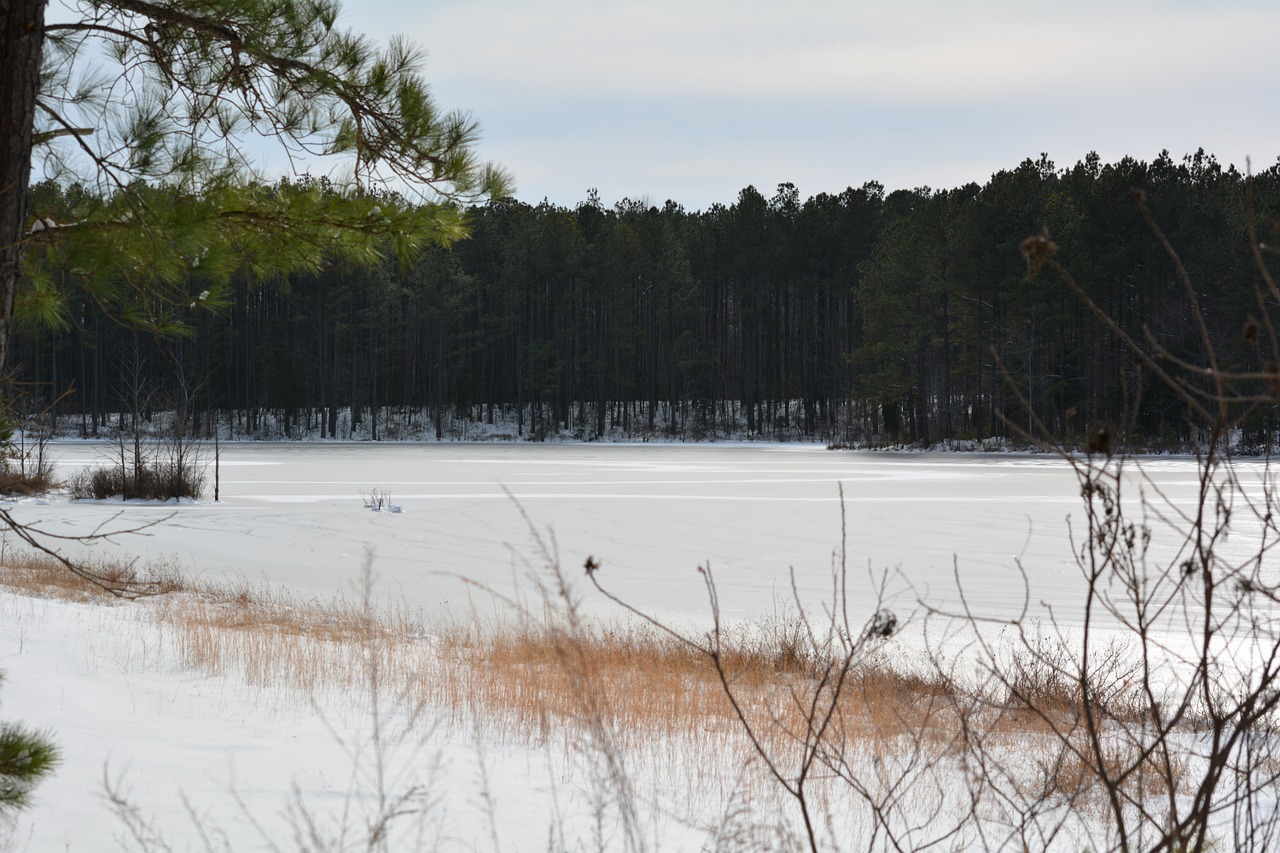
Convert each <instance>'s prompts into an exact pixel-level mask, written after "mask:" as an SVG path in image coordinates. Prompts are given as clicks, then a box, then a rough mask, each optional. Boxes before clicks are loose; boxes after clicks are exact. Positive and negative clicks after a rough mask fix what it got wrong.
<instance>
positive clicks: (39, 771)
mask: <svg viewBox="0 0 1280 853" xmlns="http://www.w3.org/2000/svg"><path fill="white" fill-rule="evenodd" d="M3 680H4V674H3V673H0V681H3ZM58 760H59V758H58V747H57V746H55V745H54V743H53V741H52V740H50V739H49V738H48V737H47V736H46V735H44V734H41V733H39V732H35V731H32V730H31V729H29V728H27V727H25V726H22V725H20V724H17V723H0V815H3V814H5V813H6V812H12V811H15V810H18V809H23V808H26V807H27V806H28V805H30V794H31V791H32V789H33V788H35V786H36V783H38V782H39V781H40V780H41V779H43V778H44V777H45V776H47V775H49V773H51V772H52V771H53V768H54V767H55V766H57V764H58Z"/></svg>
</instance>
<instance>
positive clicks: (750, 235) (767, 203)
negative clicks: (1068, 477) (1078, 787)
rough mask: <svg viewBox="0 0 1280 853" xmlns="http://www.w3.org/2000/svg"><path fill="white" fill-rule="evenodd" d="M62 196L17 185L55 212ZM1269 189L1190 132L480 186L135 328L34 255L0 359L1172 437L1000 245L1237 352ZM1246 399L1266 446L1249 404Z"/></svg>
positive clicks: (245, 390) (57, 373)
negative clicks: (1181, 141)
mask: <svg viewBox="0 0 1280 853" xmlns="http://www.w3.org/2000/svg"><path fill="white" fill-rule="evenodd" d="M1135 190H1141V191H1142V192H1144V193H1145V197H1146V199H1147V204H1148V206H1149V208H1150V211H1151V214H1152V217H1153V219H1154V220H1155V221H1156V222H1158V224H1159V226H1160V228H1161V229H1162V230H1163V231H1164V233H1165V234H1166V235H1167V237H1168V239H1169V242H1170V243H1171V244H1172V245H1173V246H1176V247H1177V249H1178V252H1179V254H1180V256H1181V258H1182V261H1183V263H1184V264H1185V266H1186V268H1187V272H1188V273H1189V276H1190V279H1191V281H1192V282H1194V284H1195V288H1196V292H1195V293H1194V300H1193V299H1192V294H1188V292H1187V290H1186V288H1185V287H1184V286H1183V285H1182V284H1181V283H1180V281H1179V279H1178V275H1177V270H1176V266H1175V260H1174V258H1173V257H1171V256H1170V254H1169V253H1168V252H1167V251H1166V249H1165V248H1164V246H1163V245H1162V243H1161V241H1160V238H1159V235H1158V234H1157V233H1155V232H1154V231H1153V230H1152V228H1151V227H1150V226H1149V225H1148V223H1147V222H1145V221H1144V219H1143V216H1142V214H1141V212H1140V210H1139V206H1138V205H1137V204H1136V203H1135V201H1134V196H1133V193H1134V191H1135ZM76 192H80V190H79V189H78V188H75V187H64V186H61V185H57V184H52V183H46V184H42V185H39V186H36V187H33V191H32V195H33V198H34V199H38V200H39V204H38V206H39V208H40V209H41V210H53V211H56V210H58V209H59V205H64V206H65V205H66V204H69V202H67V201H65V199H66V198H67V197H68V196H70V195H72V194H74V193H76ZM1277 202H1280V166H1272V167H1271V168H1269V169H1267V170H1266V171H1263V172H1261V173H1259V174H1256V175H1254V176H1252V178H1247V177H1246V176H1245V175H1244V174H1242V173H1241V172H1240V171H1238V170H1237V169H1235V168H1234V167H1224V166H1222V165H1221V164H1220V163H1218V162H1217V161H1216V159H1215V158H1214V157H1213V156H1212V155H1209V154H1206V153H1205V152H1204V151H1199V152H1197V153H1195V154H1193V155H1188V156H1186V157H1183V158H1182V159H1181V160H1175V159H1174V158H1173V157H1171V156H1170V155H1169V154H1168V153H1167V152H1165V153H1162V154H1161V155H1160V156H1158V157H1157V158H1155V159H1154V160H1152V161H1151V162H1143V161H1139V160H1136V159H1132V158H1124V159H1122V160H1119V161H1118V162H1114V163H1103V162H1101V160H1100V158H1099V157H1098V156H1097V155H1090V156H1088V157H1086V158H1085V159H1084V160H1082V161H1081V162H1079V163H1076V164H1075V165H1074V166H1072V167H1070V168H1058V167H1056V166H1055V165H1054V164H1053V163H1052V162H1051V161H1050V160H1049V159H1048V158H1047V157H1044V156H1042V157H1041V158H1039V159H1037V160H1031V159H1028V160H1026V161H1024V162H1023V163H1021V164H1019V165H1018V166H1017V167H1015V168H1012V169H1008V170H1002V171H1000V172H998V173H996V174H995V175H993V176H992V177H991V178H990V180H989V181H987V183H986V184H985V185H978V184H976V183H971V184H967V185H965V186H962V187H958V188H955V189H949V190H933V189H930V188H927V187H922V188H918V189H914V190H897V191H893V192H886V191H885V189H884V187H882V186H881V185H880V184H877V183H867V184H865V185H863V186H862V187H859V188H856V189H855V188H849V189H846V190H845V191H843V192H841V193H838V194H828V193H820V194H817V195H814V196H812V197H809V198H808V199H806V200H802V198H801V195H800V192H799V190H798V189H797V188H796V187H795V186H794V185H791V184H782V185H780V186H779V187H777V189H776V191H775V192H773V194H772V195H769V196H766V195H765V194H763V193H761V192H760V191H758V190H757V189H756V188H754V187H747V188H746V189H744V190H742V191H741V192H740V193H739V194H738V197H737V199H736V200H735V201H734V202H733V203H732V204H728V205H720V204H717V205H712V206H711V207H710V208H708V209H706V210H702V211H689V210H686V209H685V208H684V207H682V206H681V205H680V204H678V203H676V202H673V201H668V202H666V203H665V204H664V205H662V206H655V205H651V204H648V203H644V202H637V201H632V200H623V201H621V202H619V203H617V204H615V205H613V206H605V205H604V204H602V202H601V201H600V199H599V197H598V195H597V194H595V193H594V192H591V193H589V195H588V198H587V200H586V201H584V202H582V203H580V204H578V205H576V206H575V207H564V206H560V205H554V204H550V203H547V202H543V203H541V204H529V203H526V202H521V201H517V200H515V199H510V198H505V199H500V200H493V201H490V202H488V203H486V204H483V205H479V206H474V207H472V208H471V209H470V211H469V220H470V229H471V233H470V237H469V238H468V239H465V240H461V241H458V242H456V243H454V244H452V245H451V246H438V245H437V246H430V247H428V248H426V249H425V250H424V251H422V252H421V253H420V254H418V255H416V256H415V257H413V258H411V259H408V260H406V259H404V258H403V257H400V258H394V257H391V256H388V258H387V259H386V260H383V261H381V262H378V263H373V264H367V263H357V262H355V261H353V260H351V259H349V258H345V257H336V258H334V259H332V262H331V263H328V264H326V265H324V266H323V267H322V268H320V269H319V270H318V271H310V272H308V271H303V272H301V273H296V274H292V275H288V276H283V275H265V276H264V275H258V274H255V271H254V270H253V269H252V268H248V267H246V268H245V269H243V270H241V271H239V272H237V273H236V274H234V275H232V276H231V277H230V278H229V283H228V284H226V285H225V290H218V296H217V298H218V299H219V300H220V301H221V302H220V304H223V305H224V306H225V307H223V308H222V309H221V310H218V311H213V312H209V311H200V310H198V309H199V306H197V305H195V304H194V302H193V304H192V305H190V306H187V308H186V309H184V308H183V306H177V308H176V309H175V308H174V307H173V306H172V305H168V306H166V307H165V310H166V311H168V312H170V313H171V314H175V315H176V316H168V315H166V317H165V318H164V320H165V322H166V323H167V324H168V326H167V328H176V329H178V330H179V331H178V332H176V333H173V334H168V335H162V336H160V337H156V336H155V335H153V334H151V333H149V332H148V331H146V330H145V329H144V328H143V327H144V326H146V325H147V320H148V317H149V314H148V312H149V311H150V310H152V309H151V307H150V306H149V305H148V304H147V303H146V302H145V301H142V302H138V303H137V304H127V305H122V304H120V303H119V302H118V301H107V300H104V299H102V298H101V296H100V293H101V290H102V287H103V284H102V283H101V277H100V276H98V277H94V276H91V275H85V274H81V273H80V272H78V271H77V270H76V269H75V268H72V267H68V268H63V269H59V270H58V271H57V283H56V284H57V287H58V289H59V290H60V292H61V293H62V300H61V303H60V307H59V308H58V309H57V315H56V316H55V317H53V318H52V320H53V322H50V318H49V317H44V318H43V319H44V322H40V323H35V322H31V323H30V324H29V326H28V328H27V329H26V330H25V331H24V333H23V334H21V335H19V336H18V337H17V338H16V339H15V345H14V352H13V358H12V364H13V370H14V374H15V379H16V381H17V382H18V383H19V385H20V387H21V388H23V389H24V393H25V395H26V396H25V399H26V403H25V404H24V405H25V406H26V407H27V408H28V409H29V410H30V411H33V412H35V411H39V412H46V413H47V414H48V416H49V417H52V418H55V419H56V420H57V421H58V422H59V423H60V424H61V425H62V428H63V429H71V430H73V431H74V430H78V431H80V432H82V433H83V434H86V435H95V434H100V433H101V431H102V430H103V429H104V428H105V427H110V426H113V425H115V426H122V425H125V423H126V421H128V423H129V424H133V423H135V422H136V421H137V420H138V419H142V420H147V419H149V418H150V417H151V414H152V413H153V412H155V411H160V410H167V411H183V412H185V413H187V415H188V418H187V420H186V421H184V423H186V424H187V426H188V428H189V429H191V430H192V431H193V432H194V433H196V434H208V433H209V431H210V430H211V429H212V428H213V426H214V425H215V424H222V425H225V427H226V428H229V429H231V431H232V433H233V434H243V435H259V436H269V437H279V436H286V437H296V436H302V435H323V436H326V437H333V438H346V437H350V436H351V435H353V434H355V430H356V428H357V427H359V428H360V429H361V433H360V434H362V435H368V436H369V437H373V438H389V437H397V436H401V435H405V434H421V429H422V428H423V425H425V429H426V430H427V434H428V435H431V434H434V435H435V436H436V437H446V436H447V434H448V427H449V425H450V424H457V423H460V422H467V423H484V422H488V423H495V422H503V423H510V424H511V425H512V435H513V437H514V436H519V437H527V438H534V439H537V438H544V437H547V436H551V435H571V436H575V437H578V438H582V439H587V440H591V439H595V438H599V437H605V436H613V437H628V438H648V437H672V438H680V439H700V438H708V437H716V436H725V435H735V436H745V437H762V438H771V439H789V438H817V439H823V440H827V441H831V442H838V443H852V444H871V445H877V444H932V443H936V442H939V441H942V440H948V439H951V440H955V439H983V438H988V437H1001V436H1010V435H1011V434H1016V427H1027V426H1031V425H1032V421H1033V420H1034V419H1036V418H1038V419H1039V420H1040V421H1041V422H1043V424H1045V425H1047V426H1049V427H1050V428H1051V429H1053V430H1055V431H1057V432H1059V433H1060V434H1063V435H1083V434H1084V433H1085V432H1086V431H1087V430H1088V429H1089V428H1090V426H1091V425H1093V424H1096V423H1098V422H1099V421H1111V422H1114V423H1115V424H1117V425H1119V426H1121V427H1123V428H1124V429H1125V430H1126V431H1127V436H1128V437H1129V439H1130V440H1133V441H1137V442H1140V443H1143V444H1147V445H1165V446H1173V445H1177V444H1179V443H1183V442H1186V441H1188V440H1191V439H1194V438H1195V436H1194V435H1193V434H1192V431H1191V430H1190V428H1189V427H1188V426H1187V422H1186V419H1185V417H1184V407H1183V406H1182V404H1181V403H1180V402H1179V400H1178V399H1177V397H1176V396H1175V395H1173V394H1171V393H1170V392H1169V391H1168V389H1162V388H1160V387H1158V386H1157V385H1156V384H1155V383H1144V381H1143V380H1144V376H1143V370H1142V366H1141V365H1140V364H1139V363H1137V362H1136V361H1135V359H1134V357H1133V355H1132V354H1131V353H1130V352H1129V351H1128V350H1126V348H1125V347H1123V345H1122V344H1121V343H1120V342H1119V341H1118V340H1117V339H1116V337H1115V336H1114V335H1113V334H1111V333H1110V332H1108V331H1107V330H1106V329H1104V328H1103V327H1102V326H1101V325H1099V324H1098V323H1097V322H1096V321H1095V320H1094V319H1093V317H1092V316H1091V314H1090V312H1089V310H1088V309H1087V308H1086V307H1085V306H1084V305H1083V304H1082V303H1081V301H1080V300H1079V299H1077V298H1076V297H1075V296H1073V295H1072V294H1070V293H1068V292H1066V291H1065V290H1064V289H1062V288H1061V286H1059V285H1056V284H1055V283H1053V282H1052V281H1050V280H1048V279H1047V278H1046V277H1040V278H1029V277H1028V276H1027V267H1026V264H1025V263H1024V261H1023V260H1022V258H1021V257H1020V254H1019V246H1020V244H1021V243H1022V241H1023V240H1024V239H1025V238H1027V237H1028V236H1029V235H1032V234H1039V233H1047V234H1049V235H1051V237H1052V239H1053V240H1054V241H1055V242H1056V243H1057V244H1058V245H1059V246H1060V247H1061V250H1060V255H1059V257H1060V258H1061V260H1062V262H1063V263H1064V264H1065V265H1066V266H1067V267H1068V268H1070V269H1071V270H1073V272H1074V274H1075V276H1076V278H1077V280H1078V281H1079V282H1080V283H1081V284H1082V286H1083V287H1084V288H1085V290H1086V292H1087V293H1088V294H1089V297H1090V298H1091V299H1092V300H1093V301H1094V302H1095V303H1096V304H1097V305H1098V306H1099V307H1100V308H1101V309H1102V311H1104V312H1105V313H1106V314H1107V315H1108V316H1109V317H1111V318H1113V319H1114V320H1115V322H1116V323H1117V324H1119V326H1120V327H1121V328H1122V329H1123V330H1125V331H1126V332H1127V333H1128V334H1131V335H1133V336H1134V337H1137V338H1140V339H1143V340H1146V339H1148V338H1147V337H1146V336H1151V337H1150V340H1152V341H1154V342H1156V343H1158V345H1159V346H1160V347H1161V348H1163V349H1164V350H1165V351H1166V352H1167V353H1169V354H1170V355H1171V356H1172V357H1177V356H1178V355H1179V354H1190V353H1193V352H1198V351H1199V350H1200V348H1201V345H1202V343H1203V342H1202V340H1201V331H1200V326H1199V324H1198V323H1197V322H1196V319H1195V313H1194V312H1196V311H1199V312H1200V314H1201V316H1202V317H1204V319H1205V321H1206V325H1207V327H1208V329H1209V330H1210V333H1211V334H1212V336H1213V337H1214V340H1213V341H1212V344H1213V346H1214V347H1215V349H1216V350H1217V351H1218V352H1220V353H1227V354H1232V357H1234V358H1237V359H1239V360H1243V361H1245V362H1247V361H1248V360H1249V359H1256V358H1257V357H1258V356H1257V354H1256V351H1255V349H1253V348H1250V347H1248V346H1246V345H1245V340H1244V337H1243V332H1242V329H1244V328H1245V326H1246V325H1247V323H1248V322H1249V318H1250V317H1251V316H1255V315H1256V316H1264V315H1265V313H1266V310H1267V309H1268V308H1269V307H1270V306H1268V305H1266V304H1265V303H1266V301H1267V298H1264V296H1262V295H1260V293H1261V291H1259V290H1258V287H1257V285H1258V284H1259V280H1258V279H1259V272H1258V270H1257V268H1256V266H1255V265H1254V263H1253V255H1252V246H1251V243H1250V239H1249V221H1250V216H1255V217H1256V219H1257V221H1258V227H1259V228H1260V229H1261V231H1262V233H1263V242H1265V233H1266V229H1267V227H1268V226H1269V225H1270V224H1271V220H1269V219H1268V218H1267V214H1268V213H1269V212H1272V211H1275V210H1276V209H1277ZM55 218H56V217H55ZM283 239H285V240H287V237H285V238H283ZM198 274H199V267H198V264H193V267H192V271H191V276H192V281H191V282H189V283H188V285H187V286H186V291H188V292H197V291H198V285H199V279H198ZM139 298H140V299H142V297H139ZM31 302H32V305H31V306H29V311H28V313H30V314H32V315H39V314H40V311H41V310H42V307H41V305H40V303H39V300H34V299H33V300H31ZM21 307H22V306H21V305H20V308H21ZM43 310H46V312H47V310H48V309H43ZM184 311H186V314H185V315H184ZM122 319H123V320H124V322H123V323H122V322H120V321H121V320H122ZM1243 366H1246V367H1247V366H1249V365H1247V364H1245V365H1243ZM1256 367H1259V368H1262V369H1266V366H1265V365H1256ZM1000 413H1004V415H1005V416H1007V417H1008V418H1009V419H1011V420H1012V421H1013V425H1014V427H1015V428H1011V426H1010V424H1009V423H1006V422H1005V421H1004V420H1003V419H1002V418H1001V416H1000ZM415 424H416V425H417V426H418V427H419V429H418V431H417V432H414V430H413V427H414V425H415ZM1248 424H1249V433H1250V434H1249V436H1247V438H1248V440H1250V441H1253V442H1256V443H1265V442H1266V441H1267V440H1268V438H1269V436H1271V435H1272V433H1273V432H1274V429H1275V418H1274V412H1273V411H1272V410H1271V409H1270V408H1266V407H1262V408H1259V409H1258V410H1257V411H1256V412H1255V413H1254V414H1253V415H1252V416H1251V418H1250V419H1249V421H1248Z"/></svg>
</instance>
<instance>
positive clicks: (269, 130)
mask: <svg viewBox="0 0 1280 853" xmlns="http://www.w3.org/2000/svg"><path fill="white" fill-rule="evenodd" d="M57 14H58V15H59V16H63V15H65V16H66V17H58V18H57V19H56V20H52V19H51V20H48V21H46V20H45V2H44V0H0V366H2V365H3V364H4V360H5V357H6V354H7V352H8V349H9V347H10V334H11V332H10V330H11V324H12V319H13V315H14V307H15V301H16V302H17V304H18V305H19V307H23V306H24V305H25V306H26V307H27V308H30V309H32V310H35V311H37V312H38V313H40V315H41V316H43V317H44V318H45V319H47V320H51V321H54V322H57V321H58V320H59V319H61V314H60V312H61V311H62V310H63V309H62V307H61V305H60V302H59V300H58V295H59V294H58V288H57V282H58V281H59V273H60V272H70V273H72V274H74V275H76V276H78V277H81V278H83V279H86V280H88V281H90V282H91V285H90V295H91V296H92V298H93V299H95V300H96V301H97V302H99V303H100V304H101V305H102V306H103V307H104V308H105V309H107V310H108V312H110V313H112V314H113V315H114V316H116V317H117V318H118V319H121V320H124V321H126V322H128V323H130V324H132V325H138V326H141V327H144V328H152V329H156V330H160V331H172V330H175V329H177V328H180V326H181V323H182V320H183V316H184V312H188V311H190V310H192V309H197V308H201V307H213V306H218V305H221V304H224V303H225V299H226V294H225V292H224V290H223V286H224V285H225V284H226V282H227V281H228V280H229V278H230V277H231V275H232V274H233V273H236V272H241V273H248V274H249V275H251V276H254V277H266V276H271V275H277V274H287V273H290V272H295V271H300V270H314V269H317V268H318V267H319V266H320V265H321V264H322V263H323V262H324V261H325V260H326V259H328V258H332V257H334V256H335V255H336V256H339V257H347V258H351V259H355V260H358V261H371V260H373V259H374V258H376V257H377V256H378V255H379V254H381V253H384V252H387V251H390V252H393V253H395V254H397V255H399V256H401V257H408V256H410V255H411V254H412V253H414V252H416V251H417V250H418V249H419V248H420V247H422V246H424V245H430V244H439V243H448V242H451V241H452V240H455V239H457V238H459V237H461V236H463V235H464V233H465V215H464V211H463V206H464V205H465V204H466V203H467V202H469V201H473V200H478V199H482V198H486V197H493V196H498V195H504V194H506V193H507V192H508V188H507V178H506V176H505V174H504V173H503V172H502V171H501V170H500V169H497V168H495V167H493V166H491V165H487V164H484V163H481V162H480V161H478V160H477V159H476V156H475V152H474V147H475V142H476V139H477V132H478V129H477V125H476V123H475V122H474V121H473V120H472V119H471V118H470V116H469V115H467V114H466V113H462V112H445V111H442V110H441V109H440V108H439V107H437V106H436V104H435V103H434V101H433V100H432V98H431V96H430V93H429V92H428V89H427V86H426V83H425V82H424V80H423V79H422V77H421V75H420V73H419V68H420V66H421V59H422V57H421V54H420V53H419V52H418V51H417V50H416V49H415V48H413V47H412V46H411V45H409V44H408V43H407V42H405V41H403V40H393V41H392V42H391V43H390V44H389V45H388V46H386V47H385V48H379V47H377V46H375V45H374V44H373V43H371V42H370V41H369V40H367V39H365V38H362V37H359V36H356V35H353V34H351V33H348V32H344V31H342V30H339V29H338V28H336V26H335V21H336V19H337V16H338V4H337V3H336V2H333V0H85V2H81V3H79V4H74V5H73V6H72V7H71V11H66V10H64V9H63V8H59V11H58V13H57ZM264 140H265V141H266V142H267V143H270V144H271V146H273V147H274V150H275V152H276V153H277V155H278V156H284V157H287V158H288V159H289V161H290V162H293V163H298V164H300V166H301V167H304V168H312V167H315V168H317V169H319V168H322V167H323V168H325V169H330V168H331V167H332V166H333V164H334V163H337V164H340V166H338V168H341V169H343V170H345V172H344V174H343V175H342V177H341V178H333V177H331V176H329V175H331V174H332V173H327V176H326V177H324V178H318V179H312V178H310V177H304V178H303V179H301V180H283V181H280V180H277V179H273V178H267V177H265V176H264V174H263V173H261V172H259V171H257V170H255V166H254V162H253V161H254V156H253V155H254V154H255V153H258V152H261V151H262V150H263V148H264V142H263V141H264ZM33 170H34V172H35V174H36V175H37V176H41V177H46V178H52V179H54V180H56V182H57V183H58V185H59V186H60V187H62V188H63V189H64V190H65V192H63V193H62V194H61V195H60V196H59V197H58V198H56V199H54V200H53V202H51V203H50V205H49V206H48V207H42V206H41V205H40V204H37V203H35V202H34V200H33V199H32V198H31V194H30V192H29V185H30V181H31V178H32V174H33ZM54 202H56V203H54Z"/></svg>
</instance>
